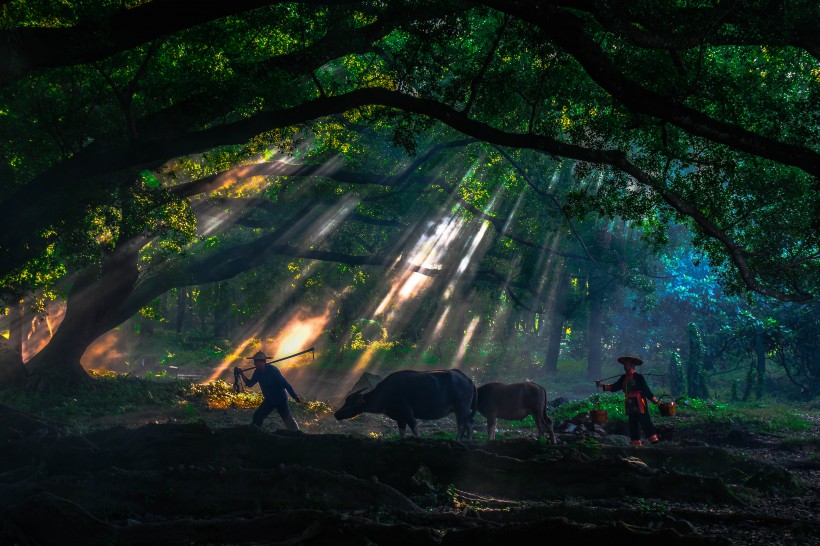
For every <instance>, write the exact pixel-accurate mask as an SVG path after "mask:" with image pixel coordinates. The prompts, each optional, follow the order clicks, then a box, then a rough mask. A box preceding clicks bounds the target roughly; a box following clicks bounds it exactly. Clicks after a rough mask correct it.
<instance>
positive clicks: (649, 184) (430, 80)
mask: <svg viewBox="0 0 820 546" xmlns="http://www.w3.org/2000/svg"><path fill="white" fill-rule="evenodd" d="M2 10H3V19H2V21H3V24H2V29H0V34H1V35H2V36H0V38H2V39H0V44H2V45H0V52H2V54H3V58H4V59H5V61H4V63H3V64H2V66H1V67H0V86H2V87H0V120H2V124H0V146H2V149H3V156H4V161H3V164H2V170H1V171H0V180H2V182H0V183H1V184H2V186H0V187H2V198H1V199H2V201H1V203H2V204H0V207H2V208H1V209H0V210H2V215H0V286H1V287H2V289H3V296H4V298H5V299H6V300H7V301H12V300H14V298H19V297H20V295H21V294H24V293H27V292H30V291H32V290H37V289H42V288H49V287H52V286H54V284H55V283H56V282H57V280H58V279H59V278H60V277H62V276H65V275H72V274H73V275H75V276H74V277H71V279H72V280H73V282H72V284H71V289H70V290H71V292H70V294H73V295H74V300H75V301H80V299H82V298H81V297H80V296H81V295H82V294H95V298H94V299H96V300H98V303H97V304H96V305H91V304H83V305H75V306H74V307H73V308H72V306H71V305H69V311H68V312H67V315H66V318H67V320H68V319H69V318H70V317H72V316H73V317H77V318H76V319H72V320H68V322H67V323H68V324H78V326H77V329H71V328H65V331H64V334H63V335H64V336H70V337H72V338H74V339H76V338H91V339H92V340H93V338H94V337H96V335H99V333H100V332H101V331H104V330H105V328H109V327H111V326H112V325H116V324H117V323H118V322H121V321H122V320H124V318H127V317H128V316H130V315H131V314H133V313H134V312H136V311H137V310H138V309H140V308H141V307H143V306H145V305H147V304H148V303H149V302H150V301H151V300H152V299H153V298H155V297H157V296H158V295H160V294H162V293H163V292H165V291H167V290H169V289H171V288H174V287H178V286H187V285H192V284H201V283H205V282H213V281H217V280H222V279H226V278H230V277H232V276H234V275H236V274H237V273H238V272H240V271H243V270H246V269H248V268H250V267H254V266H256V265H261V264H263V263H265V261H266V260H269V259H270V258H271V257H272V256H291V257H296V258H304V259H312V260H325V261H333V262H337V263H343V264H348V265H354V266H357V265H375V266H382V267H395V266H397V265H399V266H401V267H405V268H408V269H409V270H413V271H419V272H422V273H424V274H427V275H432V276H436V275H438V276H441V275H446V276H448V277H453V278H455V277H459V276H460V275H462V274H463V271H462V270H461V269H460V268H462V265H461V264H462V263H463V260H462V259H461V258H459V259H458V260H456V259H454V258H455V256H464V255H472V253H473V252H474V248H473V246H471V245H473V243H474V242H475V241H476V237H475V234H476V232H478V231H480V230H489V231H490V232H491V233H492V237H491V239H492V240H491V241H490V239H488V241H490V242H487V243H481V240H480V239H479V240H478V242H477V243H475V244H476V245H478V244H479V243H480V244H485V246H486V247H487V248H485V249H484V251H483V253H482V259H481V260H480V261H478V260H477V261H476V263H474V264H472V265H471V266H470V267H469V271H470V279H471V280H473V281H476V282H484V281H486V282H489V283H493V284H495V285H496V286H502V287H504V290H505V291H506V292H507V293H508V294H509V296H510V297H512V298H516V299H518V301H519V303H520V304H521V305H525V306H529V307H530V308H533V309H535V308H537V306H538V305H542V304H541V303H539V301H541V302H543V301H544V299H545V298H550V297H551V296H550V294H553V293H552V292H550V289H549V287H548V286H545V282H546V281H545V279H544V275H545V273H544V271H545V267H544V263H545V262H544V260H545V259H546V258H545V256H552V257H562V258H565V259H567V260H569V261H573V260H576V261H583V262H588V263H594V264H596V265H599V266H600V269H601V272H602V274H603V275H604V277H607V276H613V275H617V276H620V277H621V279H622V280H623V281H624V282H634V281H627V280H626V279H627V277H629V275H628V272H629V271H631V272H633V273H634V272H635V271H638V270H642V271H644V272H647V271H648V270H646V267H645V265H646V264H644V265H641V264H640V263H638V262H636V261H634V260H633V259H631V258H630V257H629V256H628V253H627V252H626V251H625V249H624V248H623V247H620V246H619V245H617V244H616V245H612V244H611V243H610V242H609V241H608V240H605V239H601V238H600V237H598V238H596V236H595V229H588V228H585V227H578V225H577V222H579V221H580V220H583V219H589V218H590V217H591V216H596V215H597V216H599V217H600V218H602V221H606V220H607V219H610V218H619V219H620V220H622V221H624V222H626V225H627V226H632V227H635V228H638V229H640V231H641V233H642V235H643V237H644V239H646V240H647V241H649V242H650V243H653V244H655V245H661V244H663V243H664V242H665V241H666V240H667V237H668V232H669V229H670V227H671V226H675V225H682V226H685V227H686V228H687V229H688V230H690V231H691V233H692V240H693V243H694V245H695V247H696V248H697V249H698V250H699V251H700V252H701V253H702V255H703V256H705V258H706V259H707V260H708V262H709V263H710V265H712V267H714V268H715V270H717V271H718V272H719V274H720V279H721V282H722V283H723V285H724V287H725V288H726V289H727V290H728V291H729V292H730V293H740V292H744V291H752V292H756V293H759V294H761V295H764V296H767V297H771V298H775V299H778V300H783V301H791V302H805V301H808V300H811V299H812V298H814V297H815V296H816V295H817V293H818V280H819V279H820V246H819V243H820V241H818V234H819V233H820V230H818V228H819V227H820V191H818V190H820V184H818V180H819V179H820V128H818V124H817V115H818V112H819V111H820V64H819V62H818V61H819V60H820V45H818V41H817V40H818V38H817V36H820V32H818V30H820V29H818V24H817V21H820V7H818V6H817V4H816V3H815V2H809V1H807V0H806V1H803V0H792V1H783V2H771V1H768V0H766V1H762V0H761V1H754V2H747V3H744V4H743V5H742V6H741V5H739V4H737V3H727V2H719V1H715V2H694V1H684V0H681V1H678V2H674V3H665V4H662V5H659V4H658V3H657V2H628V3H627V2H624V3H613V2H606V1H596V0H589V1H584V0H581V1H557V2H549V1H543V2H539V1H527V2H516V1H507V0H505V1H495V0H490V1H483V2H470V3H467V2H458V1H436V0H430V1H424V0H418V1H416V0H408V1H400V2H370V1H364V2H361V1H345V0H339V1H324V2H321V1H307V0H306V1H301V2H299V1H297V2H276V1H266V2H260V1H238V2H231V3H227V4H225V3H206V4H201V3H194V2H187V1H182V2H180V1H175V2H171V1H166V0H154V1H148V2H133V3H125V4H123V3H120V2H108V1H104V0H96V1H95V0H91V1H88V2H67V3H63V4H60V6H59V8H55V6H53V5H51V3H49V2H42V3H41V2H22V1H10V2H5V3H3V5H2ZM303 180H310V181H311V182H309V183H308V182H302V181H303ZM254 181H255V182H254ZM254 183H255V184H256V185H255V186H254V185H253V184H254ZM249 184H250V185H249ZM453 207H455V208H457V209H458V210H459V211H460V213H461V214H463V215H464V218H467V219H468V220H469V221H471V222H472V224H471V225H470V227H469V229H468V230H467V231H468V232H470V233H472V235H471V236H470V237H466V236H465V238H464V241H463V242H462V243H461V244H462V247H460V248H463V249H464V252H461V253H460V254H459V253H453V254H452V256H451V263H446V264H445V266H444V267H443V268H441V267H439V265H440V264H436V263H433V262H429V263H427V262H424V261H421V262H419V261H418V260H417V261H415V262H414V261H413V260H412V259H410V252H409V250H408V246H407V244H408V241H409V240H411V239H412V237H411V235H410V234H411V233H412V234H415V235H418V234H421V233H427V232H429V229H430V224H431V222H432V223H436V222H438V221H440V220H441V219H442V218H443V217H444V215H445V213H446V212H448V211H451V210H453ZM351 226H355V227H351ZM582 231H583V233H581V232H582ZM556 233H562V234H563V235H562V236H561V237H556V236H555V234H556ZM594 241H597V243H594ZM598 243H600V244H598ZM453 244H455V242H454V243H453ZM471 249H472V250H471ZM180 252H183V253H182V254H179V253H180ZM464 267H467V266H464ZM550 275H552V272H550ZM605 282H606V281H602V283H605ZM101 295H102V297H101ZM553 295H554V294H553ZM85 299H89V298H85ZM69 300H71V295H69ZM100 301H102V302H105V303H106V305H105V306H103V305H101V303H99V302H100ZM91 316H93V320H89V317H91ZM61 330H62V328H61ZM43 358H44V359H48V358H49V356H48V355H45V356H43ZM77 358H79V357H78V356H77Z"/></svg>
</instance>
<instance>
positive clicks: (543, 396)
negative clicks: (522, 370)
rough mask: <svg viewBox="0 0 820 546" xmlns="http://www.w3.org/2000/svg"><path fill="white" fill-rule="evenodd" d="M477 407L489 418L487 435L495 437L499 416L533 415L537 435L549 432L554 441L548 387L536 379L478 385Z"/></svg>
mask: <svg viewBox="0 0 820 546" xmlns="http://www.w3.org/2000/svg"><path fill="white" fill-rule="evenodd" d="M478 411H479V412H481V415H483V416H484V417H486V418H487V438H488V440H494V439H495V422H496V419H497V418H501V419H509V420H512V421H516V420H519V419H524V418H525V417H526V416H527V415H532V417H533V419H535V426H536V427H538V437H539V438H541V436H543V435H544V434H546V433H549V435H550V442H551V443H553V444H554V443H555V432H554V431H553V430H552V419H551V418H550V416H549V415H547V391H546V390H544V387H542V386H541V385H537V384H535V383H512V384H510V385H506V384H504V383H487V384H486V385H481V386H480V387H479V388H478Z"/></svg>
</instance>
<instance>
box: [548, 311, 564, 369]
mask: <svg viewBox="0 0 820 546" xmlns="http://www.w3.org/2000/svg"><path fill="white" fill-rule="evenodd" d="M563 339H564V316H563V315H562V314H560V313H554V314H553V315H552V317H551V318H550V325H549V341H548V344H547V354H546V357H545V359H544V372H545V373H548V374H554V373H557V372H558V357H559V356H561V341H562V340H563Z"/></svg>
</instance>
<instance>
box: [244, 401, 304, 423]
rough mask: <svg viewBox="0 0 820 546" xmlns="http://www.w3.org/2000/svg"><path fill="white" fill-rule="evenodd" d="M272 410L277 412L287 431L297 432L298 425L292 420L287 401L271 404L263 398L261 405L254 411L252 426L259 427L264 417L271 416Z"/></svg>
mask: <svg viewBox="0 0 820 546" xmlns="http://www.w3.org/2000/svg"><path fill="white" fill-rule="evenodd" d="M273 410H276V411H278V412H279V416H280V417H281V418H282V421H284V423H285V426H286V427H287V429H288V430H299V425H297V424H296V421H295V420H294V419H293V416H292V415H291V414H290V406H288V401H287V399H285V400H279V401H278V402H272V401H270V400H268V399H267V398H265V400H263V401H262V403H261V404H260V405H259V407H258V408H256V411H255V412H253V421H252V422H253V424H254V425H256V426H258V427H261V426H262V421H264V420H265V417H267V416H268V415H270V414H271V412H273Z"/></svg>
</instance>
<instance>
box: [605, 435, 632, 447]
mask: <svg viewBox="0 0 820 546" xmlns="http://www.w3.org/2000/svg"><path fill="white" fill-rule="evenodd" d="M600 442H601V443H602V444H605V445H608V446H628V445H630V443H631V441H630V439H629V436H623V435H622V434H609V435H607V436H604V437H603V438H601V439H600Z"/></svg>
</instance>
